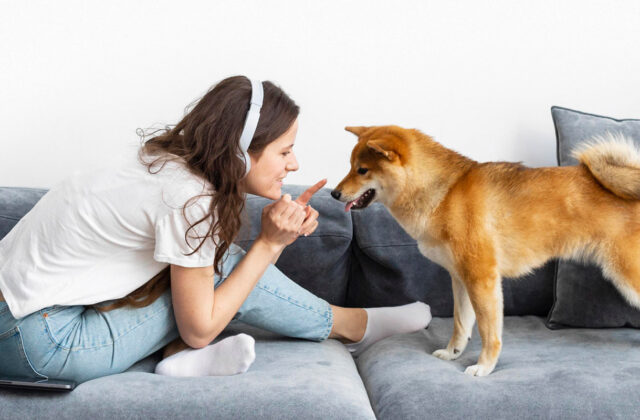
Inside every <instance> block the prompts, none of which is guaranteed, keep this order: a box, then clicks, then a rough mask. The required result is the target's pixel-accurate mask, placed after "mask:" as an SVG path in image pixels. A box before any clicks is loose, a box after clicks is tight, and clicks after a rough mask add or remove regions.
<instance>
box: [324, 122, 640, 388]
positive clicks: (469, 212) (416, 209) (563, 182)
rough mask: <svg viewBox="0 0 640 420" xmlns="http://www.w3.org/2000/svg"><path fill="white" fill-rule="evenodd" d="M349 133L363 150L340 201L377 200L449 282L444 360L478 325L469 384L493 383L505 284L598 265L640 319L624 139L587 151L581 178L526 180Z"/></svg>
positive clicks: (515, 170) (410, 143)
mask: <svg viewBox="0 0 640 420" xmlns="http://www.w3.org/2000/svg"><path fill="white" fill-rule="evenodd" d="M347 131H350V132H353V133H354V134H356V135H357V136H358V137H359V139H358V143H357V144H356V146H355V147H354V149H353V152H352V154H351V170H350V171H349V173H348V174H347V176H346V177H345V178H344V179H343V180H342V181H341V182H340V183H339V184H338V185H337V187H336V188H335V190H334V192H335V193H340V198H339V199H340V200H341V201H345V202H351V201H353V200H356V199H357V198H358V197H360V196H361V195H362V194H363V193H364V192H365V191H367V190H369V189H373V190H375V195H374V198H373V200H374V201H379V202H381V203H383V204H384V205H385V206H386V207H387V208H388V209H389V211H390V213H391V214H392V215H393V216H394V217H395V219H396V220H397V221H398V222H399V223H400V225H401V226H402V227H403V228H404V229H405V230H406V231H407V233H409V235H411V236H412V237H413V238H414V239H415V240H416V241H417V242H418V247H419V249H420V251H421V252H422V253H423V254H424V255H425V256H426V257H428V258H430V259H431V260H433V261H434V262H436V263H438V264H440V265H442V266H443V267H444V268H446V269H447V270H448V271H449V273H450V274H451V278H452V282H453V291H454V331H453V336H452V338H451V340H450V342H449V344H448V345H447V348H446V349H442V350H438V351H436V352H435V353H434V355H436V356H437V357H440V358H443V359H447V360H451V359H455V358H457V357H459V355H460V354H461V353H462V351H463V350H464V348H465V347H466V344H467V342H468V340H469V339H470V337H471V329H472V327H473V324H474V322H475V318H477V320H478V330H479V332H480V335H481V338H482V351H481V354H480V358H479V359H478V364H476V365H474V366H470V367H469V368H468V369H467V371H466V373H468V374H471V375H479V376H482V375H487V374H489V373H491V372H492V371H493V369H494V368H495V365H496V363H497V361H498V357H499V354H500V350H501V347H502V318H503V301H502V285H501V281H502V277H517V276H520V275H523V274H526V273H529V272H531V270H533V269H534V268H536V267H539V266H541V265H543V264H544V263H545V262H546V261H548V260H549V259H550V258H554V257H559V258H573V259H582V260H589V261H593V262H595V263H598V264H599V265H600V266H601V267H602V269H603V272H604V273H605V275H606V276H608V277H609V278H610V279H611V281H612V282H613V284H614V285H615V286H616V287H617V288H618V289H619V290H620V291H621V292H622V294H623V295H624V296H625V298H626V299H627V300H628V301H629V302H630V303H632V304H634V305H635V306H638V307H640V259H639V258H638V256H640V201H637V200H636V198H640V183H639V182H638V181H637V179H640V177H638V174H640V163H638V162H640V153H636V154H635V155H634V154H633V153H632V152H630V149H629V148H628V147H626V148H625V147H623V146H621V145H620V143H621V142H622V141H620V139H617V140H616V139H612V140H611V141H609V142H600V143H597V144H593V145H591V146H590V147H586V148H584V149H583V150H582V151H581V152H580V153H578V154H577V156H578V158H579V159H580V160H581V162H582V163H580V164H579V165H578V166H569V167H552V168H528V167H526V166H523V165H521V164H518V163H508V162H488V163H479V162H476V161H474V160H471V159H468V158H466V157H464V156H462V155H460V154H458V153H456V152H454V151H452V150H449V149H447V148H445V147H444V146H442V145H440V144H439V143H437V142H435V141H434V140H433V139H432V138H431V137H429V136H427V135H425V134H423V133H421V132H420V131H418V130H413V129H404V128H401V127H398V126H378V127H347ZM622 143H624V142H622ZM627 146H629V144H628V142H627ZM630 153H631V156H629V154H630ZM361 168H366V169H367V172H366V173H364V174H363V173H359V172H358V170H359V169H361ZM366 204H368V203H366Z"/></svg>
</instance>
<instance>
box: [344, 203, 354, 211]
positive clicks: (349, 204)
mask: <svg viewBox="0 0 640 420" xmlns="http://www.w3.org/2000/svg"><path fill="white" fill-rule="evenodd" d="M355 202H356V200H353V201H349V202H348V203H347V205H346V206H344V211H345V212H347V211H349V209H350V208H351V206H353V203H355Z"/></svg>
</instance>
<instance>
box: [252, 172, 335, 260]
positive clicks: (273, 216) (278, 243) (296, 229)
mask: <svg viewBox="0 0 640 420" xmlns="http://www.w3.org/2000/svg"><path fill="white" fill-rule="evenodd" d="M326 183H327V180H326V179H323V180H322V181H320V182H318V183H316V184H315V185H313V186H312V187H310V188H309V189H307V190H306V191H305V192H303V193H302V194H300V196H299V197H298V198H297V199H296V200H295V201H292V200H291V196H290V195H289V194H285V195H283V196H282V197H280V199H279V200H277V201H275V202H273V203H271V204H268V205H266V206H264V208H263V209H262V231H261V232H260V234H259V235H258V238H257V240H261V241H263V242H265V243H267V244H268V245H270V247H272V249H275V250H277V251H282V250H283V249H284V248H285V247H286V246H287V245H290V244H292V243H293V242H294V241H295V240H296V239H297V238H298V236H299V235H305V236H306V235H310V234H311V233H313V232H314V231H315V230H316V228H317V227H318V221H317V219H318V211H317V210H315V209H314V208H312V207H311V206H309V205H308V204H307V203H308V202H309V200H311V197H313V195H314V194H315V193H316V192H318V191H319V190H320V189H321V188H322V187H323V186H324V185H325V184H326ZM278 255H279V254H278Z"/></svg>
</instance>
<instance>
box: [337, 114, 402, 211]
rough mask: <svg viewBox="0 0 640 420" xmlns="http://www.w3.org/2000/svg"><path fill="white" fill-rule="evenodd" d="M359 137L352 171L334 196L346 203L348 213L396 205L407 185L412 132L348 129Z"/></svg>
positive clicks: (362, 128)
mask: <svg viewBox="0 0 640 420" xmlns="http://www.w3.org/2000/svg"><path fill="white" fill-rule="evenodd" d="M345 130H347V131H349V132H351V133H353V134H355V135H356V136H358V143H357V144H356V145H355V147H354V148H353V151H352V152H351V169H350V171H349V173H348V174H347V176H345V177H344V179H343V180H342V181H340V183H339V184H338V185H337V186H336V188H335V189H334V190H333V191H332V192H331V195H332V196H333V198H335V199H336V200H340V201H342V202H346V203H347V204H346V206H345V211H349V210H350V209H363V208H365V207H367V206H368V205H369V204H371V203H373V202H374V201H380V202H382V203H383V204H385V205H388V203H391V202H393V200H394V199H395V195H396V193H397V192H398V191H399V190H401V189H402V186H403V185H404V183H405V182H406V179H407V173H406V165H407V162H408V159H409V155H408V154H409V141H410V140H411V138H412V130H407V129H404V128H401V127H398V126H393V125H391V126H377V127H345Z"/></svg>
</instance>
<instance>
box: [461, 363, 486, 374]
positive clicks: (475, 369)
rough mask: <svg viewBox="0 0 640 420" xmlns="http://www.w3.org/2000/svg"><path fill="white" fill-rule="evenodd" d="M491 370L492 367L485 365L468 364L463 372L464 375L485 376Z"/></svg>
mask: <svg viewBox="0 0 640 420" xmlns="http://www.w3.org/2000/svg"><path fill="white" fill-rule="evenodd" d="M492 371H493V369H490V368H488V367H486V366H483V365H472V366H469V367H468V368H467V369H466V370H465V371H464V373H465V374H466V375H469V376H487V375H488V374H490V373H491V372H492Z"/></svg>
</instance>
